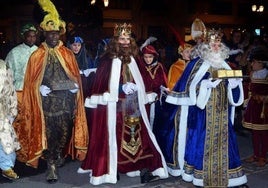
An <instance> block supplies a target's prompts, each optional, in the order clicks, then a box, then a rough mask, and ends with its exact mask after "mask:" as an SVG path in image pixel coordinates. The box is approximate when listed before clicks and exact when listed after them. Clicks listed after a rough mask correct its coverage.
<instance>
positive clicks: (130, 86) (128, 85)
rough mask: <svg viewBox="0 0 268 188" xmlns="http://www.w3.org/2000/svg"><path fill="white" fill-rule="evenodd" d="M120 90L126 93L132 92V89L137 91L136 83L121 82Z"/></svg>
mask: <svg viewBox="0 0 268 188" xmlns="http://www.w3.org/2000/svg"><path fill="white" fill-rule="evenodd" d="M122 90H123V91H124V93H125V94H126V95H128V94H132V93H133V92H134V91H137V90H138V87H137V85H136V84H134V83H132V82H127V83H126V84H123V86H122Z"/></svg>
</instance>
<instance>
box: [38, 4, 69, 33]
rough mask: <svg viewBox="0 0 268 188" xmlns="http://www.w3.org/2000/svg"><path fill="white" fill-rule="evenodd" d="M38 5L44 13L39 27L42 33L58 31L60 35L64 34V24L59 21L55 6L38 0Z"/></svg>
mask: <svg viewBox="0 0 268 188" xmlns="http://www.w3.org/2000/svg"><path fill="white" fill-rule="evenodd" d="M38 3H39V5H40V6H41V8H42V9H43V11H44V12H45V13H46V15H45V16H44V19H43V21H42V22H41V23H40V27H41V28H42V29H43V30H44V31H60V34H64V33H65V31H66V29H65V26H66V24H65V22H64V21H63V20H61V19H60V16H59V13H58V11H57V9H56V7H55V5H54V4H53V3H52V2H51V1H50V0H38Z"/></svg>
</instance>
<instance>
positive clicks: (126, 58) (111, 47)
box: [106, 36, 139, 63]
mask: <svg viewBox="0 0 268 188" xmlns="http://www.w3.org/2000/svg"><path fill="white" fill-rule="evenodd" d="M106 54H107V55H108V56H109V58H111V59H112V58H114V57H119V58H120V59H121V60H122V62H123V63H130V57H131V56H133V57H134V58H137V57H138V54H139V47H138V46H137V44H136V41H135V40H134V39H133V38H130V47H129V48H128V49H124V50H123V49H122V47H121V46H120V44H119V42H118V37H117V36H116V37H113V38H112V39H111V40H110V41H109V43H108V46H107V50H106Z"/></svg>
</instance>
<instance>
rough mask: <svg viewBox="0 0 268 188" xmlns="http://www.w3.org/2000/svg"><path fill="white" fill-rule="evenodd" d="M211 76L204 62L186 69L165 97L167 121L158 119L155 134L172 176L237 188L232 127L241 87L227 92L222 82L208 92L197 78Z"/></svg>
mask: <svg viewBox="0 0 268 188" xmlns="http://www.w3.org/2000/svg"><path fill="white" fill-rule="evenodd" d="M222 64H223V67H222V69H230V67H229V66H228V65H227V63H225V62H223V63H222ZM212 72H213V68H212V67H211V66H210V64H209V62H206V61H204V60H202V59H199V58H196V59H194V60H192V61H191V62H190V63H189V64H188V65H187V67H186V69H185V71H184V73H183V74H182V76H181V78H180V80H179V81H178V82H177V84H176V86H175V87H174V89H173V91H172V92H171V93H170V94H169V95H168V96H167V99H166V103H164V108H165V109H163V112H165V116H166V121H165V119H164V118H162V120H163V121H162V123H163V122H164V121H165V123H164V124H162V125H161V126H160V127H162V129H161V128H160V129H159V130H158V132H155V134H156V138H157V140H158V142H159V143H161V144H160V147H161V149H162V151H163V154H164V156H165V157H166V160H167V164H168V167H169V172H170V173H171V174H172V175H182V178H183V179H184V180H185V181H189V182H193V184H194V185H196V186H212V187H213V186H214V187H216V186H223V187H227V186H237V185H241V184H244V183H246V182H247V179H246V176H245V175H244V172H243V170H242V167H241V162H240V158H239V151H238V146H237V143H236V136H235V132H234V129H233V120H234V108H235V106H239V105H241V104H242V102H243V88H242V83H240V84H239V86H238V87H236V88H234V89H231V87H230V86H229V85H228V80H225V79H223V80H222V81H221V83H220V84H219V85H218V86H217V87H216V88H213V89H212V88H207V87H205V86H204V85H202V83H203V82H202V80H204V79H209V78H211V77H212ZM167 103H170V104H167ZM163 114H164V113H163ZM158 122H161V121H158ZM154 128H155V129H157V125H154ZM166 152H168V153H166Z"/></svg>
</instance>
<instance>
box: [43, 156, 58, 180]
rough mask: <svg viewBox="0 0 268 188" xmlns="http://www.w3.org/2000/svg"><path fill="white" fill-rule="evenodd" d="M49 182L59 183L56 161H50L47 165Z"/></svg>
mask: <svg viewBox="0 0 268 188" xmlns="http://www.w3.org/2000/svg"><path fill="white" fill-rule="evenodd" d="M46 179H47V182H48V183H56V182H57V181H58V175H57V169H56V164H55V162H54V161H48V163H47V177H46Z"/></svg>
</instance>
